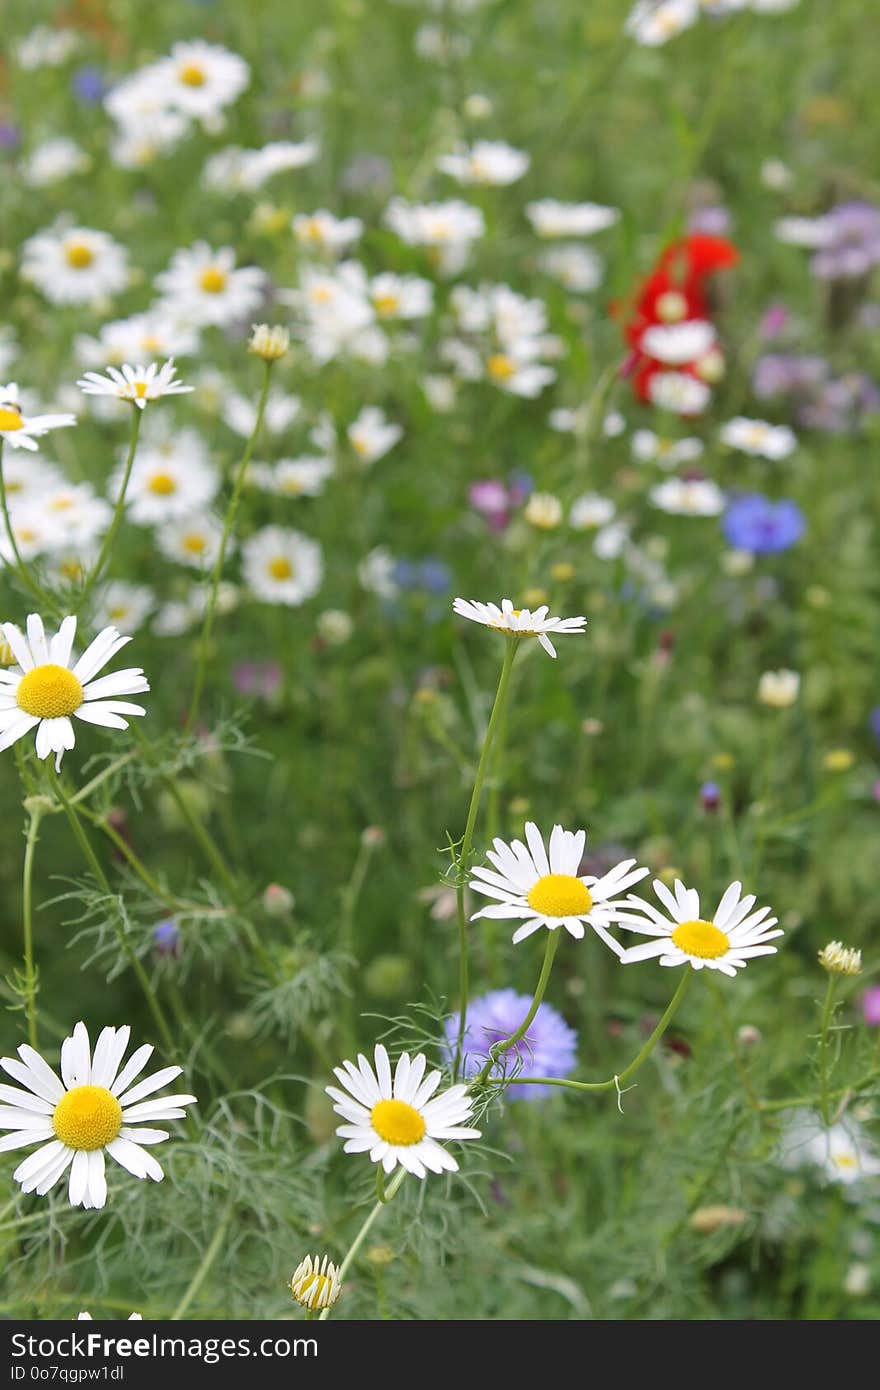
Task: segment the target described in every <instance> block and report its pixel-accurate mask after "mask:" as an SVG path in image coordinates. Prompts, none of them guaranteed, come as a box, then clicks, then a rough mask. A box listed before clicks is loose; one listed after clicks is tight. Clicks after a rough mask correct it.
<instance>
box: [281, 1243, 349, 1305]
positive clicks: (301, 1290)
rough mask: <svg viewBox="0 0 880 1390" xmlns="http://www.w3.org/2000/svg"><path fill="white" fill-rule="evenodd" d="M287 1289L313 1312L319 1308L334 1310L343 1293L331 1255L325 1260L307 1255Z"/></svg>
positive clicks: (301, 1261)
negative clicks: (334, 1305)
mask: <svg viewBox="0 0 880 1390" xmlns="http://www.w3.org/2000/svg"><path fill="white" fill-rule="evenodd" d="M287 1287H288V1288H289V1289H290V1292H291V1294H292V1296H293V1297H294V1298H295V1299H296V1301H297V1303H300V1304H301V1305H302V1307H303V1308H308V1309H309V1310H310V1311H311V1312H314V1311H315V1310H316V1309H318V1308H332V1307H333V1304H334V1303H335V1302H336V1300H337V1298H338V1297H339V1295H340V1294H341V1293H342V1285H341V1284H340V1282H339V1270H338V1269H337V1267H336V1265H335V1264H334V1263H333V1261H332V1260H331V1259H330V1257H329V1255H325V1256H324V1258H323V1260H322V1259H320V1257H319V1256H318V1255H316V1256H315V1258H314V1259H312V1257H311V1255H306V1257H305V1259H304V1260H300V1262H299V1264H298V1265H297V1267H296V1269H295V1270H294V1271H293V1277H292V1278H291V1281H290V1283H289V1284H288V1286H287Z"/></svg>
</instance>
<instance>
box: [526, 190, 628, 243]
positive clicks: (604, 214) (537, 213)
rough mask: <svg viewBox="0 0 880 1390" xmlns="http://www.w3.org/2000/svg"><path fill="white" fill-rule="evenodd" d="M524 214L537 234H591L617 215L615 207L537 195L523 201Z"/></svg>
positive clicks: (603, 227) (602, 229)
mask: <svg viewBox="0 0 880 1390" xmlns="http://www.w3.org/2000/svg"><path fill="white" fill-rule="evenodd" d="M526 217H527V218H528V219H529V221H530V222H531V224H532V227H533V228H534V230H535V231H536V232H537V234H538V236H539V237H546V238H548V239H549V238H552V237H570V236H592V235H593V233H594V232H601V231H604V229H605V228H606V227H611V226H613V225H614V223H615V222H617V221H618V219H619V218H620V213H619V211H618V209H617V208H608V207H603V206H602V205H601V204H600V203H560V202H558V201H557V200H556V199H555V198H540V199H539V200H538V201H537V202H536V203H527V204H526Z"/></svg>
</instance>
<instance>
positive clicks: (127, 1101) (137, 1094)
mask: <svg viewBox="0 0 880 1390" xmlns="http://www.w3.org/2000/svg"><path fill="white" fill-rule="evenodd" d="M182 1073H183V1067H163V1068H162V1070H161V1071H155V1072H153V1075H152V1076H148V1077H146V1078H145V1079H144V1080H143V1081H139V1082H138V1083H137V1085H136V1086H132V1088H131V1090H130V1091H125V1092H122V1091H117V1093H116V1095H117V1098H118V1100H119V1104H120V1105H122V1106H126V1105H133V1104H134V1102H135V1101H136V1100H141V1099H142V1098H143V1097H144V1096H148V1095H150V1094H151V1093H152V1092H153V1091H158V1090H159V1089H160V1088H161V1087H162V1086H167V1085H168V1082H169V1081H174V1080H175V1079H176V1078H177V1077H178V1076H180V1075H182Z"/></svg>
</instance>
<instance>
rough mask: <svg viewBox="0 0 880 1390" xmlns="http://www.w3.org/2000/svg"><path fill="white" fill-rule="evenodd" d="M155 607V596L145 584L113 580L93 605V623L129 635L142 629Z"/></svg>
mask: <svg viewBox="0 0 880 1390" xmlns="http://www.w3.org/2000/svg"><path fill="white" fill-rule="evenodd" d="M155 606H156V595H155V594H154V593H153V590H152V589H150V588H149V587H148V586H147V585H146V584H129V583H128V581H127V580H125V579H114V580H112V582H111V583H109V584H108V585H106V587H105V588H104V589H103V590H102V592H101V594H100V595H99V597H98V600H97V602H96V604H95V622H96V623H105V624H110V623H112V625H113V626H114V627H117V628H118V629H119V631H120V632H124V633H126V634H131V633H132V632H136V631H137V629H138V628H139V627H143V625H144V623H145V621H146V619H147V617H148V615H149V614H150V613H151V612H152V611H153V609H154V608H155Z"/></svg>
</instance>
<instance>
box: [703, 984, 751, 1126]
mask: <svg viewBox="0 0 880 1390" xmlns="http://www.w3.org/2000/svg"><path fill="white" fill-rule="evenodd" d="M709 983H710V985H711V986H712V992H713V994H714V995H715V999H716V1002H717V1004H718V1018H719V1020H720V1022H721V1031H722V1033H723V1034H724V1036H725V1038H726V1040H727V1046H728V1047H729V1048H730V1055H731V1058H732V1059H733V1065H734V1066H735V1067H736V1074H737V1076H738V1077H739V1079H740V1081H741V1082H742V1086H743V1090H744V1091H745V1094H746V1100H747V1101H748V1103H749V1105H750V1106H751V1107H752V1109H753V1110H760V1109H761V1102H760V1100H759V1099H758V1095H757V1092H756V1091H755V1088H754V1086H753V1085H752V1080H751V1077H750V1076H749V1074H748V1072H747V1071H746V1068H745V1065H744V1064H743V1060H742V1057H741V1056H740V1053H739V1047H738V1045H737V1041H736V1034H735V1033H734V1031H733V1025H732V1024H731V1022H730V1015H729V1013H728V1011H727V1002H726V1000H725V998H724V994H723V992H722V990H721V988H720V986H719V985H717V984H716V983H715V981H714V980H710V981H709Z"/></svg>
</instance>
